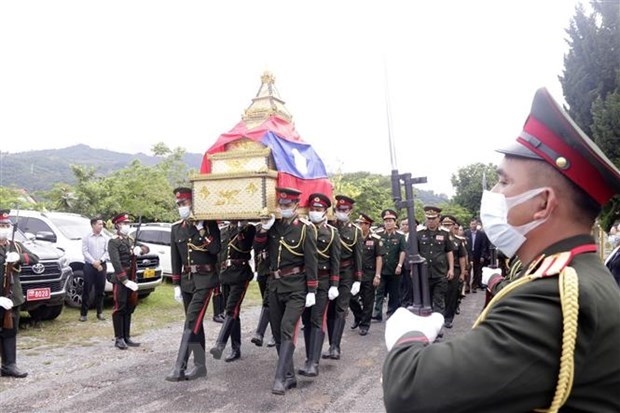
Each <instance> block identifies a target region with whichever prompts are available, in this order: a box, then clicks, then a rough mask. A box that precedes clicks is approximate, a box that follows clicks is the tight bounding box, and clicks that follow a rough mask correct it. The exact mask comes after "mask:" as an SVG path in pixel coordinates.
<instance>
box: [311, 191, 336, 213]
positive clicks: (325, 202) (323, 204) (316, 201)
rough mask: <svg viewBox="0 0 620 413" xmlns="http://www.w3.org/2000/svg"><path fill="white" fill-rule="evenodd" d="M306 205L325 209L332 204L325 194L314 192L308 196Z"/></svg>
mask: <svg viewBox="0 0 620 413" xmlns="http://www.w3.org/2000/svg"><path fill="white" fill-rule="evenodd" d="M308 206H310V207H319V208H325V209H327V208H329V207H330V206H332V202H331V201H330V200H329V197H328V196H327V195H324V194H321V193H318V192H315V193H313V194H310V196H309V197H308Z"/></svg>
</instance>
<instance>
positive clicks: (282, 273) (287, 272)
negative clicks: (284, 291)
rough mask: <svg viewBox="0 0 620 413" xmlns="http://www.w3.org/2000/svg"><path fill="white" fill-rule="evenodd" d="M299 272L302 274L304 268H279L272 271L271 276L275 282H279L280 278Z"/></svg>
mask: <svg viewBox="0 0 620 413" xmlns="http://www.w3.org/2000/svg"><path fill="white" fill-rule="evenodd" d="M300 272H304V267H287V268H280V269H279V270H275V271H272V272H271V275H273V278H275V279H276V280H279V279H280V278H282V277H288V276H290V275H295V274H299V273H300Z"/></svg>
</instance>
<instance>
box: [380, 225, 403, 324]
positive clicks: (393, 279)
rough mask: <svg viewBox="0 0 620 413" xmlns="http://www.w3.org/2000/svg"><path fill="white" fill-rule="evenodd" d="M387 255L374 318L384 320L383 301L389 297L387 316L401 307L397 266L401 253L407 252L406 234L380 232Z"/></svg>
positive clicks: (384, 259)
mask: <svg viewBox="0 0 620 413" xmlns="http://www.w3.org/2000/svg"><path fill="white" fill-rule="evenodd" d="M378 235H380V236H381V242H382V243H383V248H384V251H385V254H384V255H383V268H382V269H381V283H380V284H379V287H377V291H376V293H375V308H374V311H373V318H374V319H376V320H379V321H380V320H382V319H383V300H384V298H385V296H386V295H387V296H388V309H387V314H386V315H387V316H388V317H389V316H391V315H392V314H393V313H394V311H396V310H397V309H398V307H399V306H400V275H397V274H396V266H397V265H398V260H399V257H400V253H401V252H406V251H407V241H406V240H405V234H403V233H402V232H400V231H393V232H391V233H388V232H387V231H381V232H378Z"/></svg>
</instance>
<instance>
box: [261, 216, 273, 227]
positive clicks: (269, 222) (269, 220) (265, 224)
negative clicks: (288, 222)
mask: <svg viewBox="0 0 620 413" xmlns="http://www.w3.org/2000/svg"><path fill="white" fill-rule="evenodd" d="M274 222H276V216H275V215H273V214H269V218H267V219H261V220H260V223H261V224H262V225H261V227H262V228H263V229H264V230H268V229H269V228H271V227H272V226H273V223H274Z"/></svg>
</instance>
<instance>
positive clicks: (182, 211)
mask: <svg viewBox="0 0 620 413" xmlns="http://www.w3.org/2000/svg"><path fill="white" fill-rule="evenodd" d="M191 214H192V210H191V208H190V207H189V206H188V205H187V206H182V207H179V216H180V217H181V219H187V218H189V216H190V215H191Z"/></svg>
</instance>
